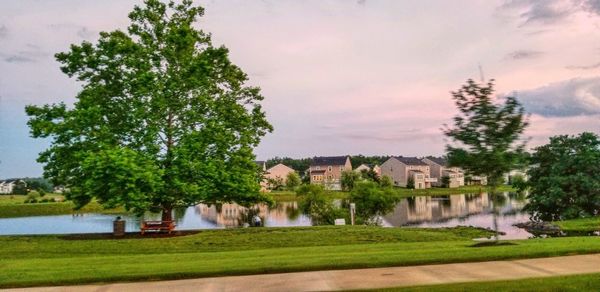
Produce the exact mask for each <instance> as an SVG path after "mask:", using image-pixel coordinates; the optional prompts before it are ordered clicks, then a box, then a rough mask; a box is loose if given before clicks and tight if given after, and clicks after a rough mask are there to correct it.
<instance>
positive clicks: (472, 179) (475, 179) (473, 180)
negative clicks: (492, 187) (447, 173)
mask: <svg viewBox="0 0 600 292" xmlns="http://www.w3.org/2000/svg"><path fill="white" fill-rule="evenodd" d="M465 183H466V184H467V185H470V186H485V185H487V176H481V175H473V176H467V177H466V178H465Z"/></svg>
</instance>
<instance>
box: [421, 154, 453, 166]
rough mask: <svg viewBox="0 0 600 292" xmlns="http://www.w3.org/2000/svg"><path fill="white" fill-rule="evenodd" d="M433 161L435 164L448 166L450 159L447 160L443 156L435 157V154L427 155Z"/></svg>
mask: <svg viewBox="0 0 600 292" xmlns="http://www.w3.org/2000/svg"><path fill="white" fill-rule="evenodd" d="M425 158H427V159H429V160H431V161H433V162H434V163H435V164H438V165H441V166H447V165H448V161H446V159H445V158H442V157H433V156H427V157H425Z"/></svg>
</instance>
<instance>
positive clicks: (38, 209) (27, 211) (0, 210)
mask: <svg viewBox="0 0 600 292" xmlns="http://www.w3.org/2000/svg"><path fill="white" fill-rule="evenodd" d="M26 197H27V196H23V195H1V196H0V218H13V217H27V216H47V215H63V214H74V213H108V214H116V213H124V212H125V210H124V209H123V208H117V209H108V210H105V209H104V208H103V207H102V206H101V205H100V204H98V203H97V202H91V203H89V204H88V205H87V206H85V207H83V208H82V209H80V210H78V211H74V210H73V208H74V207H75V204H73V202H53V203H29V204H26V203H24V201H25V198H26ZM43 198H44V199H50V198H61V199H62V198H63V197H62V195H59V194H47V195H45V196H44V197H43Z"/></svg>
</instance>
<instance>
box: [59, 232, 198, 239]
mask: <svg viewBox="0 0 600 292" xmlns="http://www.w3.org/2000/svg"><path fill="white" fill-rule="evenodd" d="M199 232H200V230H185V231H174V232H172V233H171V234H168V233H166V232H146V233H145V234H144V235H142V234H141V233H140V232H127V233H125V235H123V236H114V235H113V234H112V233H83V234H68V235H62V236H59V237H58V238H60V239H64V240H100V239H145V238H169V237H179V236H188V235H193V234H197V233H199Z"/></svg>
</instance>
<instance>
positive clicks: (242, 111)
mask: <svg viewBox="0 0 600 292" xmlns="http://www.w3.org/2000/svg"><path fill="white" fill-rule="evenodd" d="M203 14H204V10H203V8H202V7H199V6H195V5H193V3H192V1H191V0H184V1H182V2H180V3H175V2H173V1H171V2H169V3H163V2H161V1H158V0H146V1H144V4H143V5H141V6H136V7H135V8H134V9H133V11H132V12H131V13H130V14H129V18H130V20H131V24H130V25H129V27H128V28H127V30H126V31H121V30H115V31H111V32H101V33H100V38H99V40H98V41H97V42H96V43H95V44H93V43H90V42H87V41H84V42H83V43H81V44H74V45H71V48H70V50H69V51H67V52H63V53H59V54H57V55H56V59H57V60H58V62H60V63H61V70H62V71H63V72H64V73H65V74H67V75H68V76H69V77H72V78H75V79H76V80H77V81H79V82H80V83H81V84H82V89H81V91H80V92H79V93H78V94H77V96H76V102H75V103H74V104H73V106H67V105H66V104H64V103H59V104H51V105H43V106H33V105H31V106H27V107H26V112H27V114H28V115H29V116H30V120H29V122H28V124H29V126H30V128H31V134H32V136H33V137H36V138H47V137H49V138H51V146H50V148H48V149H47V150H45V151H44V152H42V153H41V154H40V157H39V159H38V161H39V162H41V163H44V164H45V167H44V173H45V176H46V177H48V178H50V179H51V180H52V182H53V183H54V184H55V185H63V186H65V187H67V188H68V189H69V193H68V198H69V199H71V200H73V201H74V202H75V203H76V204H77V206H79V207H81V206H83V205H85V204H87V203H88V202H90V201H91V200H92V199H93V198H97V199H98V200H99V202H101V203H102V204H104V205H105V206H108V207H112V206H115V205H123V206H125V208H127V209H129V210H133V211H136V212H143V211H146V210H157V211H158V210H162V211H163V220H170V218H171V210H172V209H173V208H175V207H178V206H187V205H191V204H196V203H199V202H206V203H213V202H229V201H235V202H237V203H240V204H250V203H253V202H258V201H265V200H268V198H267V197H265V196H264V195H261V194H260V192H259V181H260V175H259V171H258V169H257V166H256V164H255V163H254V162H253V161H254V154H253V148H254V147H256V146H257V145H258V143H259V142H260V139H261V137H263V136H264V135H265V134H266V133H268V132H270V131H271V130H272V127H271V125H270V124H269V123H268V122H267V120H266V116H265V113H264V111H263V110H262V108H261V105H260V103H259V102H260V101H261V100H262V99H263V96H262V95H261V94H260V89H259V88H258V87H253V86H247V85H246V84H245V83H246V81H247V80H248V77H247V75H246V74H245V73H244V72H243V71H242V70H241V69H240V68H239V67H237V66H236V65H234V64H233V63H232V62H231V61H230V60H229V57H228V53H229V52H228V49H227V48H225V47H224V46H220V47H216V46H213V44H212V42H211V36H210V34H208V33H205V32H204V31H202V30H200V29H198V28H196V27H197V19H198V18H199V17H201V16H203Z"/></svg>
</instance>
